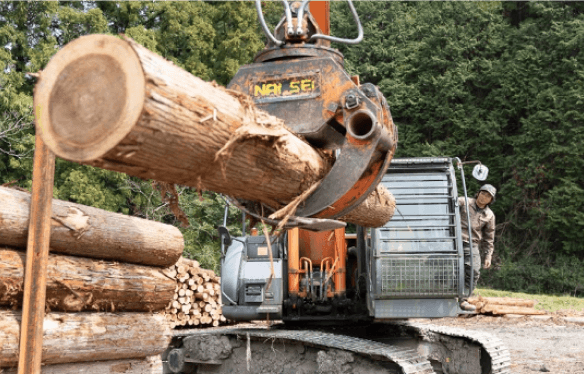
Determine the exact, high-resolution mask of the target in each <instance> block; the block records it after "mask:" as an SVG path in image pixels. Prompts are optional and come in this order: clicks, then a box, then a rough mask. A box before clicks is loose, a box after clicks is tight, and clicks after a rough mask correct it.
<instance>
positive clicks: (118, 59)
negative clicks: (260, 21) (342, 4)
mask: <svg viewBox="0 0 584 374" xmlns="http://www.w3.org/2000/svg"><path fill="white" fill-rule="evenodd" d="M34 99H35V107H42V108H46V109H45V110H44V111H42V113H41V121H40V123H39V124H38V126H37V131H39V132H41V135H42V137H43V139H44V140H45V142H46V143H47V145H48V146H49V147H50V148H51V149H52V150H53V151H54V152H55V153H56V154H57V155H58V156H59V157H62V158H64V159H67V160H71V161H75V162H79V163H84V164H89V165H93V166H97V167H100V168H104V169H108V170H115V171H120V172H123V173H127V174H129V175H133V176H137V177H140V178H143V179H155V180H159V181H164V182H168V183H175V184H181V185H187V186H191V187H195V188H197V189H199V190H210V191H215V192H219V193H223V194H226V195H229V196H233V197H236V198H242V199H246V200H251V201H259V202H262V203H265V204H267V205H269V206H271V207H272V208H274V209H279V208H281V207H283V206H285V205H286V204H288V203H289V202H290V201H292V200H293V199H294V198H295V197H297V196H299V195H300V194H301V193H302V192H303V191H305V190H307V189H308V188H309V187H310V186H312V185H313V184H314V183H316V182H317V181H319V180H320V179H321V178H322V177H323V176H324V175H326V173H327V171H328V170H329V169H330V166H331V160H330V159H328V158H326V157H325V156H324V154H322V153H319V152H318V151H316V150H315V149H313V148H312V147H311V146H310V145H309V144H308V143H306V142H304V141H303V140H301V139H300V138H299V137H297V136H296V135H295V134H293V133H292V132H290V131H289V130H288V129H286V127H285V126H284V123H283V122H282V121H281V120H280V119H278V118H276V117H274V116H271V115H269V114H267V113H265V112H263V111H261V110H258V109H256V108H255V106H254V104H253V101H252V100H251V98H249V97H248V96H247V95H244V94H241V93H239V92H235V91H230V90H227V89H225V88H223V87H220V86H218V85H217V84H214V83H207V82H204V81H202V80H201V79H199V78H197V77H194V76H193V75H191V74H189V73H188V72H186V71H184V70H182V69H181V68H179V67H177V66H175V65H174V64H172V63H171V62H169V61H166V60H164V59H163V58H162V57H160V56H158V55H156V54H154V53H152V52H150V51H148V50H147V49H146V48H144V47H142V46H140V45H138V44H136V43H135V42H133V41H131V40H128V41H123V40H120V39H118V38H115V37H112V36H105V35H90V36H84V37H81V38H79V39H77V40H75V41H73V42H72V43H70V44H68V45H67V46H65V47H64V48H63V49H62V50H61V51H59V52H58V53H57V54H56V55H55V56H54V57H53V59H52V60H51V61H50V62H49V64H48V65H47V67H46V69H45V70H44V71H43V73H42V75H41V79H40V80H39V83H37V86H36V89H35V98H34ZM383 207H386V205H385V204H382V206H381V207H380V209H383ZM386 216H387V214H385V215H383V217H386ZM344 219H346V220H347V221H349V222H353V223H356V224H361V222H359V220H358V219H353V217H352V216H351V215H350V214H348V215H347V216H345V217H344ZM383 223H385V221H384V222H377V224H376V226H380V225H382V224H383Z"/></svg>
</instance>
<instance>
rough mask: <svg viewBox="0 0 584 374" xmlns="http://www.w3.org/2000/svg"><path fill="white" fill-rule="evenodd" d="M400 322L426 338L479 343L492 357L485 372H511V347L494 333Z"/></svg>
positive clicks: (494, 373) (501, 373) (505, 373)
mask: <svg viewBox="0 0 584 374" xmlns="http://www.w3.org/2000/svg"><path fill="white" fill-rule="evenodd" d="M400 324H401V325H403V326H404V327H406V329H409V330H410V331H415V333H416V334H418V335H421V336H425V337H426V338H434V339H437V338H438V339H440V338H444V337H454V338H463V339H466V340H468V341H472V342H474V343H478V344H479V345H480V346H481V348H482V349H483V350H484V351H485V352H486V353H487V354H488V356H489V358H490V369H489V368H485V369H484V371H483V372H486V373H490V374H491V373H492V374H507V373H510V366H511V354H510V353H509V349H507V347H506V346H505V345H504V344H503V342H502V341H501V340H500V339H499V338H497V337H496V336H494V335H491V334H488V333H484V332H479V331H472V330H465V329H461V328H457V327H446V326H436V325H431V324H423V323H415V322H410V321H406V322H400ZM487 364H488V363H487Z"/></svg>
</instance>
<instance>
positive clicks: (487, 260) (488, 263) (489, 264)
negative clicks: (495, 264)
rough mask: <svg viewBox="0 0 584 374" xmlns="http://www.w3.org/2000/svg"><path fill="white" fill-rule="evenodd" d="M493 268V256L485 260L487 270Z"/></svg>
mask: <svg viewBox="0 0 584 374" xmlns="http://www.w3.org/2000/svg"><path fill="white" fill-rule="evenodd" d="M490 267H491V256H487V257H486V258H485V269H488V268H490Z"/></svg>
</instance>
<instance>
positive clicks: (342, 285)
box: [334, 227, 347, 296]
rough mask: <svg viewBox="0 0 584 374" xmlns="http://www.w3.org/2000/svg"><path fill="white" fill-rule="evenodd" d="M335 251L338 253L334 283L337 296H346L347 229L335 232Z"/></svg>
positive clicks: (342, 228)
mask: <svg viewBox="0 0 584 374" xmlns="http://www.w3.org/2000/svg"><path fill="white" fill-rule="evenodd" d="M335 249H336V252H337V254H336V255H337V258H336V261H337V266H336V269H335V275H334V283H335V295H338V296H340V295H344V294H345V291H346V282H347V269H346V267H347V264H346V261H347V242H346V241H345V228H344V227H341V228H340V229H336V230H335Z"/></svg>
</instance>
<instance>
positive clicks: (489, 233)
mask: <svg viewBox="0 0 584 374" xmlns="http://www.w3.org/2000/svg"><path fill="white" fill-rule="evenodd" d="M481 250H482V251H483V253H485V264H484V267H485V269H488V268H490V267H491V259H492V258H493V252H494V251H495V215H494V214H492V213H491V217H490V219H489V220H488V221H487V223H486V225H485V226H484V227H483V238H482V240H481Z"/></svg>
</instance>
